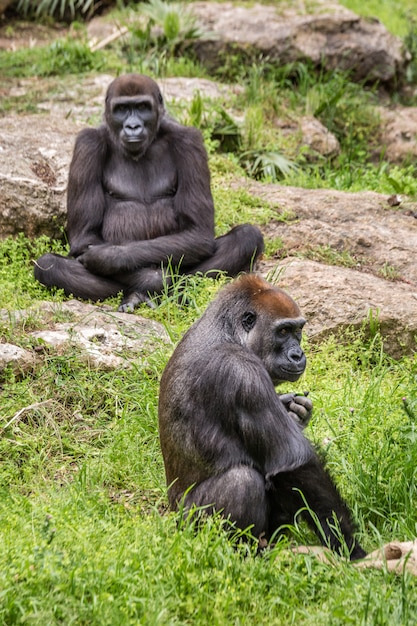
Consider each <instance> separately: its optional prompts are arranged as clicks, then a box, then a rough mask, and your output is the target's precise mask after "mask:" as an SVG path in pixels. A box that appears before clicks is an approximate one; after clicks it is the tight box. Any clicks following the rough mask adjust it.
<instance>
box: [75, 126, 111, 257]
mask: <svg viewBox="0 0 417 626" xmlns="http://www.w3.org/2000/svg"><path fill="white" fill-rule="evenodd" d="M106 150H107V141H106V135H105V129H104V127H101V128H99V129H94V128H88V129H85V130H83V131H81V132H80V133H79V134H78V136H77V139H76V142H75V147H74V154H73V157H72V161H71V165H70V170H69V178H68V195H67V230H68V238H69V241H70V242H71V250H70V255H71V256H73V257H78V256H79V255H80V254H82V253H83V252H84V251H85V250H86V249H87V248H88V246H91V245H97V244H101V243H103V239H102V237H101V226H102V223H103V214H104V207H105V199H104V191H103V187H102V163H103V162H104V160H105V154H106Z"/></svg>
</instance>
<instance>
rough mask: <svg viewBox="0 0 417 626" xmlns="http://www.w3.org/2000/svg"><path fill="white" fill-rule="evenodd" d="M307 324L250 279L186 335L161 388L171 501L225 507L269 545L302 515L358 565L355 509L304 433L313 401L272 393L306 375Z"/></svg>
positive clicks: (285, 299) (290, 304)
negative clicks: (304, 344) (345, 549)
mask: <svg viewBox="0 0 417 626" xmlns="http://www.w3.org/2000/svg"><path fill="white" fill-rule="evenodd" d="M304 324H305V320H304V319H303V318H302V317H301V313H300V310H299V308H298V306H297V305H296V303H295V302H294V300H292V299H291V298H290V297H289V296H288V295H287V294H286V293H285V292H284V291H282V290H281V289H278V288H276V287H273V286H272V285H270V284H269V283H267V282H266V281H264V280H263V279H262V278H260V277H258V276H256V275H254V274H247V275H243V276H241V277H240V278H238V279H237V280H235V281H234V282H232V283H230V284H229V285H227V286H226V287H225V288H224V289H222V290H221V291H220V294H219V295H218V297H217V298H216V300H214V301H213V302H212V303H211V304H210V306H209V307H208V308H207V310H206V312H205V313H204V314H203V316H202V317H201V318H200V319H199V320H198V321H197V322H195V323H194V324H193V326H191V328H190V329H189V330H188V331H187V333H186V334H185V335H184V337H183V338H182V340H181V341H180V343H179V344H178V346H177V348H176V349H175V351H174V353H173V355H172V357H171V359H170V360H169V362H168V365H167V366H166V368H165V370H164V372H163V375H162V379H161V386H160V396H159V432H160V442H161V448H162V454H163V458H164V464H165V473H166V480H167V485H168V497H169V503H170V506H171V508H172V509H174V510H176V509H177V508H178V507H180V506H182V505H184V507H185V511H189V510H190V509H192V508H193V506H196V507H203V510H204V511H205V512H206V513H210V512H212V511H213V510H216V511H221V512H222V514H223V515H224V517H226V518H228V519H230V521H231V522H233V523H234V524H235V525H236V526H237V527H238V528H240V529H246V528H249V527H252V533H253V535H254V536H256V537H259V536H261V535H263V534H264V535H265V538H266V539H268V540H270V539H271V537H272V536H273V534H274V532H275V531H276V530H277V529H278V528H279V527H280V526H282V525H283V524H288V523H293V522H294V517H295V515H296V514H297V512H298V511H300V510H301V515H302V516H303V518H305V519H306V521H307V523H308V524H309V525H310V527H311V528H312V529H313V530H314V531H315V532H316V534H317V535H318V537H319V539H320V540H321V541H322V543H324V544H325V545H328V546H329V547H331V548H332V549H333V550H335V551H337V552H340V551H341V550H342V543H343V540H344V541H345V542H346V545H347V547H348V549H349V551H350V556H351V559H359V558H362V557H363V556H365V552H364V551H363V550H362V548H361V546H360V545H359V544H358V543H357V542H356V541H355V539H354V535H353V532H354V531H353V524H352V522H351V516H350V512H349V510H348V508H347V506H346V504H345V503H344V502H343V500H342V498H341V496H340V495H339V493H338V491H337V489H336V487H335V485H334V484H333V481H332V479H331V478H330V475H329V474H328V472H327V471H326V469H325V468H324V465H323V463H322V462H321V460H320V458H319V457H318V455H317V453H316V452H315V450H314V448H313V446H312V445H311V443H310V442H309V441H308V439H307V438H306V437H305V435H304V432H303V428H304V426H305V424H306V423H307V421H308V419H309V417H310V415H311V411H312V403H311V401H310V399H309V398H306V397H304V396H296V395H294V394H285V395H283V396H279V395H278V394H277V393H276V391H275V388H274V386H275V385H278V384H279V383H281V382H283V381H291V382H294V381H296V380H298V378H299V377H300V376H301V374H302V373H303V372H304V369H305V367H306V358H305V355H304V352H303V350H302V348H301V346H300V342H301V334H302V328H303V326H304ZM306 503H307V505H308V508H307V507H306V506H305V505H306ZM311 512H312V513H311ZM316 520H317V521H318V522H319V525H320V528H318V526H317V524H316ZM337 526H338V527H339V529H340V532H338V530H335V527H337ZM341 537H342V538H343V539H342V542H341Z"/></svg>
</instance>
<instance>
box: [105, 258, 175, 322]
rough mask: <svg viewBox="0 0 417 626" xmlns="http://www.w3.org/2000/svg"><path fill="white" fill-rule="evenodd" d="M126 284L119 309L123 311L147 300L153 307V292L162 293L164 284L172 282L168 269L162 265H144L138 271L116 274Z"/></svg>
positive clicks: (129, 310) (132, 308)
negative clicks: (163, 268) (151, 298)
mask: <svg viewBox="0 0 417 626" xmlns="http://www.w3.org/2000/svg"><path fill="white" fill-rule="evenodd" d="M116 278H117V279H120V281H121V282H123V285H124V292H125V293H124V296H123V299H122V301H121V303H120V306H119V311H122V312H123V313H128V312H132V311H133V310H134V308H135V307H136V306H137V305H138V304H141V303H142V302H146V303H147V304H148V305H149V306H150V307H151V308H153V306H154V305H153V304H152V301H151V300H150V297H149V296H151V295H152V294H157V293H161V292H162V290H163V288H164V284H167V285H169V284H170V283H171V280H170V276H169V274H168V272H167V271H163V270H162V268H160V267H144V268H142V269H140V270H137V271H136V272H131V273H130V274H127V275H126V274H124V275H123V276H122V275H120V276H116Z"/></svg>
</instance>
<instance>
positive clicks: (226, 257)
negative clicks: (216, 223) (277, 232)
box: [187, 224, 264, 278]
mask: <svg viewBox="0 0 417 626" xmlns="http://www.w3.org/2000/svg"><path fill="white" fill-rule="evenodd" d="M263 250H264V240H263V236H262V233H261V231H260V230H259V228H257V227H256V226H252V225H251V224H240V225H239V226H235V228H232V230H231V231H230V232H228V233H227V234H226V235H222V236H221V237H218V238H217V239H216V250H215V252H214V254H213V255H212V256H211V257H210V258H208V259H206V260H205V261H203V262H202V263H200V264H199V265H197V266H195V267H193V269H192V271H189V272H187V273H190V274H196V273H197V272H201V273H202V274H207V276H210V277H211V278H215V277H216V276H217V275H218V274H219V272H226V274H228V275H229V276H236V275H237V274H239V273H240V272H249V271H251V270H253V266H254V264H255V261H256V259H257V258H258V257H259V255H260V254H262V252H263Z"/></svg>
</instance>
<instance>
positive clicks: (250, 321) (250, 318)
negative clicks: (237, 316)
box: [242, 311, 256, 333]
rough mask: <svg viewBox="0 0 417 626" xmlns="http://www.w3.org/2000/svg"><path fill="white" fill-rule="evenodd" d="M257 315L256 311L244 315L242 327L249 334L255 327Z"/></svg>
mask: <svg viewBox="0 0 417 626" xmlns="http://www.w3.org/2000/svg"><path fill="white" fill-rule="evenodd" d="M255 322H256V313H255V312H254V311H246V312H245V313H244V314H243V315H242V326H243V328H244V330H246V332H247V333H248V332H249V331H250V330H252V328H253V327H254V326H255Z"/></svg>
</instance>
